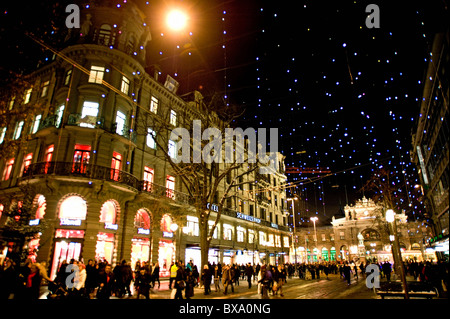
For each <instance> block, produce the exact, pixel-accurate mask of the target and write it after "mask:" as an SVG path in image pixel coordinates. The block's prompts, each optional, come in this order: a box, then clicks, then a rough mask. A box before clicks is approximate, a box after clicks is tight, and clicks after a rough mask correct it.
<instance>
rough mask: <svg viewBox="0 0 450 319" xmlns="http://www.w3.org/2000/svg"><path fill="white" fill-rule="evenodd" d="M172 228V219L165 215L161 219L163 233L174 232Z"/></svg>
mask: <svg viewBox="0 0 450 319" xmlns="http://www.w3.org/2000/svg"><path fill="white" fill-rule="evenodd" d="M171 226H172V217H170V216H169V215H167V214H166V215H164V216H163V217H162V218H161V231H163V232H172V229H171Z"/></svg>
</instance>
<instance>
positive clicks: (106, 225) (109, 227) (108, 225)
mask: <svg viewBox="0 0 450 319" xmlns="http://www.w3.org/2000/svg"><path fill="white" fill-rule="evenodd" d="M105 229H112V230H117V229H119V225H117V224H110V223H105Z"/></svg>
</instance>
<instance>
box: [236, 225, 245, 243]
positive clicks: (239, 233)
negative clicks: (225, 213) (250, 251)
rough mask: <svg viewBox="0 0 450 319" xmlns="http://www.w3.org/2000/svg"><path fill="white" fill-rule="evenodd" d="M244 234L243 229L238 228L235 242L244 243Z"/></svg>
mask: <svg viewBox="0 0 450 319" xmlns="http://www.w3.org/2000/svg"><path fill="white" fill-rule="evenodd" d="M244 234H245V229H244V228H242V227H239V226H238V227H237V232H236V240H237V241H238V242H240V243H242V242H244Z"/></svg>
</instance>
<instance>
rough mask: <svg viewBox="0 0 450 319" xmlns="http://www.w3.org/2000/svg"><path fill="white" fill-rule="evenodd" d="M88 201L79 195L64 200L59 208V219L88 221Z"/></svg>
mask: <svg viewBox="0 0 450 319" xmlns="http://www.w3.org/2000/svg"><path fill="white" fill-rule="evenodd" d="M86 214H87V205H86V201H85V200H84V199H83V198H81V197H80V196H77V195H71V196H69V197H67V198H66V199H64V201H63V202H62V203H61V206H60V207H59V218H67V219H82V220H84V219H86Z"/></svg>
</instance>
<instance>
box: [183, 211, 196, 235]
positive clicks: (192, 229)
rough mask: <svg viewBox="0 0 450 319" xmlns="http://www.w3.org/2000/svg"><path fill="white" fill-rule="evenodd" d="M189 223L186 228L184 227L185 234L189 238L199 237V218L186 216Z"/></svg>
mask: <svg viewBox="0 0 450 319" xmlns="http://www.w3.org/2000/svg"><path fill="white" fill-rule="evenodd" d="M186 219H187V222H186V227H183V233H185V234H186V235H189V236H198V235H199V227H198V218H197V217H193V216H189V215H188V216H186Z"/></svg>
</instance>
